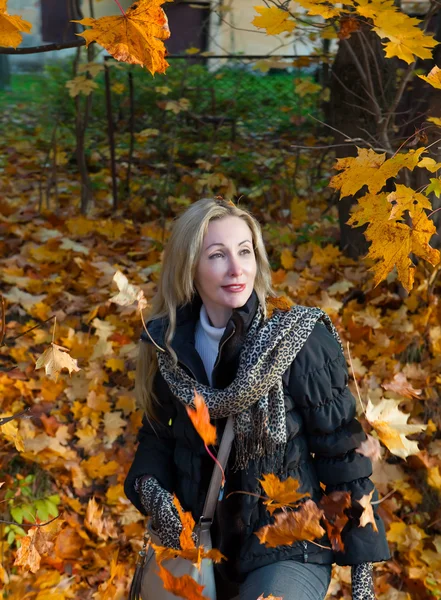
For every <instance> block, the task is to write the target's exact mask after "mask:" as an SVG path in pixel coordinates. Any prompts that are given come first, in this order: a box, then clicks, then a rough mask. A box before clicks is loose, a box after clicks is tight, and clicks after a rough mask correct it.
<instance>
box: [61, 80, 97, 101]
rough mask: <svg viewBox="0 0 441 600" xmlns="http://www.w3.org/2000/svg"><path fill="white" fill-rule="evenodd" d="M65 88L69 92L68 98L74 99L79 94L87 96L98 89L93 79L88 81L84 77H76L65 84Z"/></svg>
mask: <svg viewBox="0 0 441 600" xmlns="http://www.w3.org/2000/svg"><path fill="white" fill-rule="evenodd" d="M66 87H67V89H68V90H69V96H71V98H75V97H76V96H78V95H79V94H84V95H85V96H89V95H90V94H91V93H92V92H93V90H96V89H97V88H98V84H97V83H96V81H93V79H88V78H87V77H86V76H85V75H78V77H75V78H74V79H70V80H69V81H68V82H66Z"/></svg>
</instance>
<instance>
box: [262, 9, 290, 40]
mask: <svg viewBox="0 0 441 600" xmlns="http://www.w3.org/2000/svg"><path fill="white" fill-rule="evenodd" d="M254 8H255V10H257V12H258V13H260V16H258V17H254V19H253V20H252V21H251V24H252V25H255V26H256V27H259V28H260V29H266V34H267V35H277V34H279V33H284V32H288V33H289V32H291V31H292V30H293V29H294V27H295V26H296V24H295V22H294V21H293V20H292V18H291V15H290V14H289V12H288V11H286V10H282V9H281V8H277V7H276V6H272V7H271V8H266V7H265V6H255V7H254Z"/></svg>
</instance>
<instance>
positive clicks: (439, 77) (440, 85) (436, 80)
mask: <svg viewBox="0 0 441 600" xmlns="http://www.w3.org/2000/svg"><path fill="white" fill-rule="evenodd" d="M418 77H419V78H420V79H422V80H423V81H426V82H427V83H430V85H431V86H432V87H434V88H436V89H437V90H441V69H440V68H439V67H437V66H436V65H435V66H434V67H433V69H432V70H431V71H430V72H429V74H428V75H418ZM430 120H431V119H429V121H430Z"/></svg>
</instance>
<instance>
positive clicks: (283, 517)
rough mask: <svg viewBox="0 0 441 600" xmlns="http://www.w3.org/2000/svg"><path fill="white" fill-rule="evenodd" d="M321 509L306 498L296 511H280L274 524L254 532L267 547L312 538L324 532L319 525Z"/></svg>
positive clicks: (320, 535)
mask: <svg viewBox="0 0 441 600" xmlns="http://www.w3.org/2000/svg"><path fill="white" fill-rule="evenodd" d="M322 516H323V511H322V510H320V508H319V507H318V506H317V504H316V503H315V502H313V500H307V501H306V502H305V503H304V504H302V506H301V508H300V509H299V510H296V511H289V512H280V513H278V514H277V515H276V516H275V517H274V519H275V523H274V525H265V526H264V527H262V528H261V529H259V530H258V531H255V532H254V533H255V534H256V535H257V537H258V538H259V541H260V543H261V544H265V546H266V547H267V548H275V547H276V546H283V545H291V544H293V543H294V542H297V541H303V540H314V539H315V538H320V537H322V536H323V535H324V534H325V530H324V529H323V527H322V526H321V525H320V519H321V518H322Z"/></svg>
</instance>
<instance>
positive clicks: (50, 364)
mask: <svg viewBox="0 0 441 600" xmlns="http://www.w3.org/2000/svg"><path fill="white" fill-rule="evenodd" d="M42 367H44V368H45V371H46V375H47V376H48V377H50V378H51V379H53V380H54V381H57V380H58V375H59V374H60V371H62V370H63V369H67V370H68V371H69V375H71V374H72V371H80V367H79V366H78V364H77V361H76V359H75V358H72V357H71V356H70V355H69V351H68V350H67V349H66V348H63V346H57V344H54V343H53V342H52V343H51V345H50V347H49V348H47V349H46V350H45V351H44V352H43V354H42V355H41V356H39V357H38V359H37V362H36V363H35V369H41V368H42Z"/></svg>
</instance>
